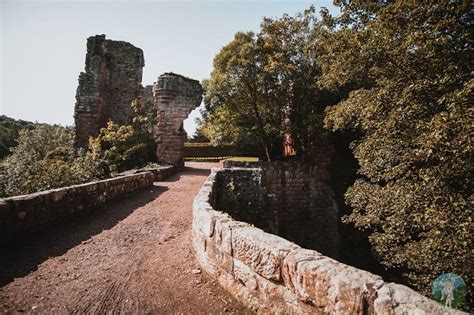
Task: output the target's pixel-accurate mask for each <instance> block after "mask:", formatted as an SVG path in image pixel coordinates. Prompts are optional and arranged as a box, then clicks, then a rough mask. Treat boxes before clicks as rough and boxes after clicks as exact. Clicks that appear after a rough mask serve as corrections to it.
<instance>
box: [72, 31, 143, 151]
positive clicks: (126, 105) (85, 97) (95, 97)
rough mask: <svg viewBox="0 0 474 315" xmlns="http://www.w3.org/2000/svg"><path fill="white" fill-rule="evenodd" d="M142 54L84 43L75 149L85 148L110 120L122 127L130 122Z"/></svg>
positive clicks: (113, 44) (94, 40) (116, 44)
mask: <svg viewBox="0 0 474 315" xmlns="http://www.w3.org/2000/svg"><path fill="white" fill-rule="evenodd" d="M144 65H145V61H144V58H143V51H142V50H141V49H140V48H137V47H135V46H133V45H132V44H130V43H127V42H123V41H115V40H110V39H106V38H105V35H96V36H91V37H89V38H88V39H87V54H86V66H85V72H81V73H80V74H79V86H78V87H77V92H76V106H75V109H74V122H75V125H76V135H75V143H74V145H75V147H76V148H86V147H87V145H88V142H89V137H95V136H97V135H98V134H99V131H100V128H103V127H105V126H106V125H107V122H108V121H109V120H111V121H113V122H115V123H117V124H119V125H125V124H128V123H129V122H130V121H131V120H132V115H133V112H132V108H131V106H130V104H131V102H132V101H133V100H134V99H136V98H137V97H139V96H140V94H141V93H142V89H143V88H142V86H141V82H142V69H143V66H144Z"/></svg>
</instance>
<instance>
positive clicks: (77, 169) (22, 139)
mask: <svg viewBox="0 0 474 315" xmlns="http://www.w3.org/2000/svg"><path fill="white" fill-rule="evenodd" d="M72 142H73V130H72V129H71V128H65V127H60V126H49V125H39V126H36V127H34V128H33V129H23V130H21V131H20V132H19V138H18V146H16V147H15V148H14V149H13V152H12V154H11V155H9V156H8V157H7V158H6V159H5V161H4V165H3V175H2V182H3V185H2V186H4V187H3V191H2V192H1V193H2V195H5V196H11V195H21V194H28V193H33V192H36V191H42V190H48V189H52V188H57V187H63V186H68V185H73V184H79V183H83V182H86V181H90V180H93V179H95V178H98V177H100V176H101V175H103V174H100V171H99V169H100V168H99V165H98V163H97V161H94V160H93V159H92V157H91V155H89V154H86V153H82V154H80V155H79V156H77V157H74V155H73V149H72Z"/></svg>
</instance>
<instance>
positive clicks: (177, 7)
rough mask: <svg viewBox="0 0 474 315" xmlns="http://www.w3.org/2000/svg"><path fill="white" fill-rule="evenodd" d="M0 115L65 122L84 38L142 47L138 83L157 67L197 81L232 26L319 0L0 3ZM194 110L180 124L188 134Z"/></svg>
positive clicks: (327, 0) (148, 80) (250, 24)
mask: <svg viewBox="0 0 474 315" xmlns="http://www.w3.org/2000/svg"><path fill="white" fill-rule="evenodd" d="M0 3H1V5H0V21H1V25H0V42H1V51H0V61H1V63H0V67H1V76H0V114H3V115H7V116H10V117H13V118H17V119H24V120H29V121H38V122H45V123H56V124H61V125H72V124H73V122H74V119H73V113H74V103H75V94H76V88H77V83H78V81H77V79H78V75H79V72H81V71H84V61H85V53H86V39H87V37H89V36H92V35H95V34H106V35H107V38H108V39H113V40H123V41H127V42H130V43H132V44H133V45H135V46H136V47H139V48H141V49H143V53H144V56H145V68H144V69H143V80H142V84H143V85H149V84H152V83H153V82H154V81H155V80H156V78H157V77H158V76H159V75H160V74H161V73H163V72H170V71H171V72H175V73H179V74H182V75H184V76H187V77H190V78H193V79H197V80H200V81H201V80H203V79H205V78H208V77H209V76H210V72H211V71H212V60H213V58H214V56H215V55H216V54H217V53H218V52H219V50H220V49H221V48H222V46H224V45H225V44H227V43H228V42H230V41H231V40H232V38H233V35H234V34H235V33H236V32H238V31H255V32H257V31H258V30H259V25H260V22H261V20H262V17H264V16H268V17H279V16H281V15H282V14H283V13H288V14H290V15H294V14H296V13H298V12H302V11H303V10H304V9H306V8H308V7H309V6H310V5H311V4H314V5H315V6H316V9H317V11H319V9H320V8H321V7H322V6H324V7H327V8H328V9H329V10H330V11H331V12H333V13H335V12H336V11H335V10H336V9H335V8H334V6H333V5H332V0H323V1H304V0H288V1H270V0H267V1H225V0H222V1H205V0H195V1H145V0H141V1H139V0H136V1H133V0H128V1H112V0H108V1H106V0H103V1H88V0H82V1H81V0H75V1H74V0H73V1H67V0H63V1H59V0H56V1H52V0H30V1H22V0H0ZM197 115H198V111H197V110H196V111H194V112H193V113H192V114H191V115H190V117H189V118H188V119H187V120H186V121H185V125H184V127H185V129H186V131H187V132H188V134H192V133H194V130H195V123H194V118H195V117H196V116H197Z"/></svg>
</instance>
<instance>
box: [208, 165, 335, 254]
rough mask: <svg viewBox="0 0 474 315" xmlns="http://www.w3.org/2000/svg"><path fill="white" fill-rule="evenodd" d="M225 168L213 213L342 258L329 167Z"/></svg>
mask: <svg viewBox="0 0 474 315" xmlns="http://www.w3.org/2000/svg"><path fill="white" fill-rule="evenodd" d="M236 165H237V166H239V164H238V163H234V162H226V163H225V164H224V166H227V167H229V166H230V167H233V168H230V169H223V170H222V171H220V172H218V173H217V175H216V186H215V191H216V195H215V203H214V204H213V206H214V207H215V209H218V210H221V211H224V212H227V213H229V214H230V215H231V216H232V217H233V218H234V219H236V220H238V221H244V222H248V223H251V224H254V225H255V226H257V227H259V228H261V229H262V230H264V231H266V232H268V233H272V234H276V235H279V236H281V237H283V238H285V239H287V240H290V241H293V242H295V243H297V244H298V245H300V246H303V247H305V248H309V249H315V250H317V251H319V252H321V253H323V254H325V255H327V256H330V257H333V258H338V257H339V234H338V222H339V221H338V207H337V205H336V203H335V200H334V194H333V193H332V190H331V188H330V186H329V185H328V182H327V179H328V178H327V176H328V174H327V167H326V166H325V165H324V164H322V165H318V166H315V165H309V164H307V163H303V162H299V161H290V162H259V163H250V165H248V166H253V167H254V168H238V167H235V166H236Z"/></svg>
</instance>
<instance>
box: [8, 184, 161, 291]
mask: <svg viewBox="0 0 474 315" xmlns="http://www.w3.org/2000/svg"><path fill="white" fill-rule="evenodd" d="M166 190H167V188H166V187H159V186H152V187H148V188H145V189H143V190H140V191H138V192H136V193H133V194H132V195H129V196H127V197H126V199H122V200H118V201H115V202H112V203H110V204H108V205H105V206H102V207H99V208H96V209H94V210H92V211H91V212H89V213H87V214H83V215H80V216H78V217H75V218H72V219H69V220H68V221H63V222H61V223H58V224H57V225H55V226H54V227H52V228H50V229H45V230H43V231H40V232H38V233H34V234H31V235H29V236H28V238H27V239H25V240H22V241H16V242H15V243H14V244H9V245H7V246H5V245H2V247H0V253H1V258H0V287H3V286H5V285H6V284H8V283H10V282H12V281H13V280H14V279H15V278H18V277H23V276H26V275H27V274H29V273H30V272H32V271H35V270H37V269H38V265H40V264H41V263H42V262H44V261H45V260H46V259H48V258H50V257H56V256H61V255H63V254H64V253H66V252H67V251H68V250H69V249H71V248H73V247H74V246H77V245H79V244H81V243H82V242H84V241H86V240H88V239H89V238H91V237H92V236H94V235H97V234H99V233H101V232H102V231H103V230H107V229H110V228H112V227H113V226H115V225H116V224H117V223H118V222H120V221H122V220H123V219H125V218H126V217H127V216H128V215H129V214H131V213H132V212H133V211H134V210H135V209H137V208H140V207H142V206H144V205H145V204H147V203H149V202H151V201H153V200H154V199H156V198H157V197H158V196H159V195H160V194H162V193H163V192H165V191H166Z"/></svg>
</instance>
